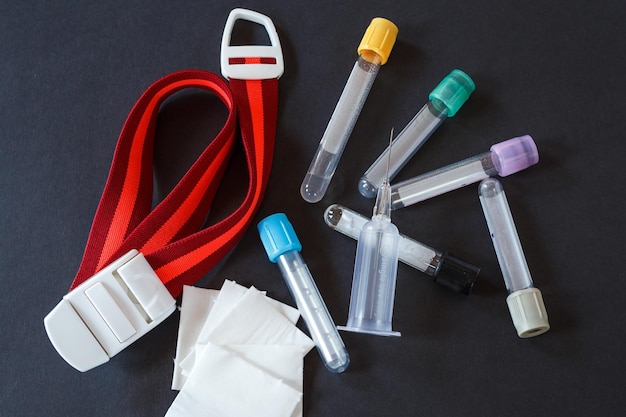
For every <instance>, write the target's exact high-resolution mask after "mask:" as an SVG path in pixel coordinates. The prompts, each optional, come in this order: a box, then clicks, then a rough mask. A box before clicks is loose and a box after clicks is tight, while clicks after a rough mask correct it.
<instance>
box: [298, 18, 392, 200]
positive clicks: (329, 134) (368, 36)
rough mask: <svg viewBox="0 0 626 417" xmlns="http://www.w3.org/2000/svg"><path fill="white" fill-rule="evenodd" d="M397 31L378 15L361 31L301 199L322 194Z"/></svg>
mask: <svg viewBox="0 0 626 417" xmlns="http://www.w3.org/2000/svg"><path fill="white" fill-rule="evenodd" d="M397 34H398V28H397V27H396V25H394V24H393V23H392V22H390V21H389V20H387V19H383V18H380V17H377V18H374V19H372V21H371V23H370V25H369V26H368V28H367V30H366V31H365V34H364V35H363V39H362V40H361V43H360V44H359V47H358V49H357V51H358V53H359V59H358V60H357V61H356V63H355V64H354V67H353V68H352V72H351V73H350V76H349V77H348V81H347V82H346V85H345V87H344V89H343V92H342V93H341V96H340V97H339V101H338V102H337V105H336V106H335V110H334V111H333V114H332V116H331V118H330V121H329V122H328V126H327V127H326V130H325V131H324V135H323V136H322V140H321V141H320V144H319V146H318V148H317V151H316V152H315V155H314V157H313V160H312V161H311V164H310V165H309V169H308V170H307V173H306V175H305V177H304V180H303V181H302V185H301V186H300V194H301V195H302V198H303V199H304V200H305V201H307V202H309V203H316V202H318V201H320V200H321V199H322V198H323V197H324V194H325V193H326V190H327V189H328V185H329V184H330V181H331V179H332V177H333V175H334V174H335V170H336V169H337V165H338V163H339V159H340V158H341V154H342V153H343V150H344V148H345V146H346V143H347V142H348V138H349V137H350V134H351V133H352V129H353V128H354V125H355V124H356V121H357V119H358V117H359V114H360V113H361V109H362V108H363V104H364V103H365V99H366V98H367V95H368V94H369V91H370V89H371V87H372V84H373V83H374V79H375V78H376V75H377V74H378V70H379V69H380V67H381V65H384V64H385V63H386V62H387V59H388V58H389V54H390V53H391V49H392V48H393V45H394V43H395V41H396V36H397Z"/></svg>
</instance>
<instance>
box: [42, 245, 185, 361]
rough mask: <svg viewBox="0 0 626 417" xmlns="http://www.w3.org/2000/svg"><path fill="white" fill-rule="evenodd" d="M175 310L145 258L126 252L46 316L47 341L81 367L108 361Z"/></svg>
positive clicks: (65, 298) (132, 252) (137, 253)
mask: <svg viewBox="0 0 626 417" xmlns="http://www.w3.org/2000/svg"><path fill="white" fill-rule="evenodd" d="M175 309H176V300H174V298H173V297H172V296H171V295H170V293H169V292H168V290H167V288H165V285H163V283H162V282H161V280H159V277H157V275H156V274H155V273H154V270H153V269H152V267H151V266H150V264H148V261H146V258H144V256H143V255H142V254H141V253H139V252H138V251H136V250H132V251H130V252H128V253H127V254H126V255H124V256H122V257H121V258H119V259H118V260H116V261H115V262H113V263H111V264H110V265H108V266H107V267H106V268H104V269H102V270H101V271H100V272H98V273H97V274H96V275H94V276H93V277H91V278H89V279H88V280H87V281H85V282H83V283H82V284H80V285H79V286H78V287H76V288H75V289H74V290H72V291H71V292H70V293H69V294H67V295H65V296H64V297H63V299H62V300H61V302H60V303H59V304H57V306H56V307H55V308H54V309H53V310H52V311H51V312H50V313H49V314H48V315H47V316H46V318H45V319H44V326H45V327H46V332H47V333H48V337H49V338H50V341H51V342H52V345H53V346H54V348H55V349H56V350H57V352H58V353H59V355H61V357H62V358H63V359H65V361H67V363H69V364H70V365H72V366H73V367H74V368H76V369H78V370H79V371H81V372H85V371H88V370H90V369H92V368H95V367H96V366H99V365H102V364H103V363H105V362H107V361H108V360H109V358H112V357H113V356H115V355H116V354H117V353H119V352H120V351H121V350H123V349H124V348H126V347H127V346H128V345H130V344H131V343H133V342H134V341H135V340H137V339H139V338H140V337H141V336H143V335H144V334H146V333H148V332H149V331H150V330H152V329H153V328H154V327H156V326H157V325H158V324H159V323H161V322H162V321H163V320H165V319H166V318H167V317H168V316H169V315H170V314H172V313H173V312H174V310H175Z"/></svg>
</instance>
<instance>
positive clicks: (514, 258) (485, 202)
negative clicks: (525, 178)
mask: <svg viewBox="0 0 626 417" xmlns="http://www.w3.org/2000/svg"><path fill="white" fill-rule="evenodd" d="M478 195H479V198H480V203H481V205H482V208H483V212H484V214H485V219H486V220H487V226H488V227H489V234H490V235H491V240H492V241H493V246H494V248H495V250H496V255H497V257H498V261H499V263H500V267H501V269H502V276H503V278H504V283H505V285H506V289H507V291H508V292H509V294H511V293H513V292H515V291H519V290H523V289H526V288H530V287H532V286H533V280H532V278H531V276H530V271H529V270H528V264H527V263H526V258H525V256H524V251H523V250H522V244H521V242H520V240H519V236H518V234H517V229H516V228H515V223H514V222H513V216H512V214H511V209H510V208H509V203H508V201H507V199H506V195H505V194H504V189H503V188H502V184H501V183H500V181H498V180H497V179H495V178H490V179H487V180H484V181H482V182H481V183H480V186H479V188H478Z"/></svg>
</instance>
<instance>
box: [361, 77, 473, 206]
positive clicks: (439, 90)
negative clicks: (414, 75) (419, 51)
mask: <svg viewBox="0 0 626 417" xmlns="http://www.w3.org/2000/svg"><path fill="white" fill-rule="evenodd" d="M475 88H476V87H475V84H474V81H472V79H471V78H470V77H469V75H467V74H466V73H464V72H463V71H461V70H458V69H455V70H453V71H452V72H450V73H449V74H448V75H447V76H446V77H445V78H444V79H443V80H441V82H440V83H439V84H438V85H437V86H436V87H435V88H434V89H433V91H431V93H430V94H429V96H428V97H429V100H430V101H429V102H428V103H427V104H426V105H425V106H423V107H422V108H421V109H420V111H419V112H418V113H417V114H416V115H415V117H413V119H412V120H411V121H410V122H409V124H408V125H407V126H406V127H405V128H404V129H403V130H402V131H401V132H400V134H399V135H398V136H397V137H396V139H394V141H393V143H392V144H391V146H390V147H389V146H388V147H387V149H385V151H384V152H383V153H382V154H381V155H380V156H379V157H378V159H376V161H375V162H374V163H373V164H372V165H371V166H370V167H369V169H368V170H367V171H366V172H365V174H364V175H363V177H361V180H360V181H359V192H360V193H361V194H362V195H363V196H364V197H368V198H374V197H375V196H376V190H377V189H378V188H379V187H380V186H381V184H382V183H383V179H384V178H385V173H386V169H387V161H388V160H389V175H388V180H389V181H391V180H392V179H393V178H394V177H395V176H396V175H397V174H398V172H400V170H401V169H402V168H403V167H404V165H406V163H407V162H408V161H409V159H411V158H412V157H413V155H415V153H416V152H417V151H418V150H419V149H420V148H421V147H422V145H423V144H424V143H425V142H426V141H427V140H428V138H429V137H430V136H431V135H432V133H433V132H434V131H435V130H437V128H438V127H439V125H440V124H441V123H442V122H443V121H444V120H445V119H446V118H447V117H452V116H454V115H455V114H456V113H457V111H458V110H459V109H460V108H461V106H462V105H463V104H464V103H465V102H466V101H467V99H468V98H469V96H470V95H471V94H472V92H473V91H474V89H475ZM390 149H393V152H391V158H390V159H389V158H388V157H387V155H388V154H389V151H390Z"/></svg>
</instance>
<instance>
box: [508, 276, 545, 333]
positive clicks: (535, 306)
mask: <svg viewBox="0 0 626 417" xmlns="http://www.w3.org/2000/svg"><path fill="white" fill-rule="evenodd" d="M506 303H507V304H508V306H509V311H510V312H511V318H512V319H513V324H514V325H515V329H516V330H517V335H518V336H519V337H522V338H528V337H534V336H539V335H540V334H543V333H545V332H547V331H548V330H549V329H550V324H549V323H548V313H547V312H546V306H545V305H544V304H543V297H542V296H541V291H539V289H538V288H534V287H533V288H526V289H523V290H519V291H515V292H514V293H512V294H510V295H509V296H508V297H507V299H506Z"/></svg>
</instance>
